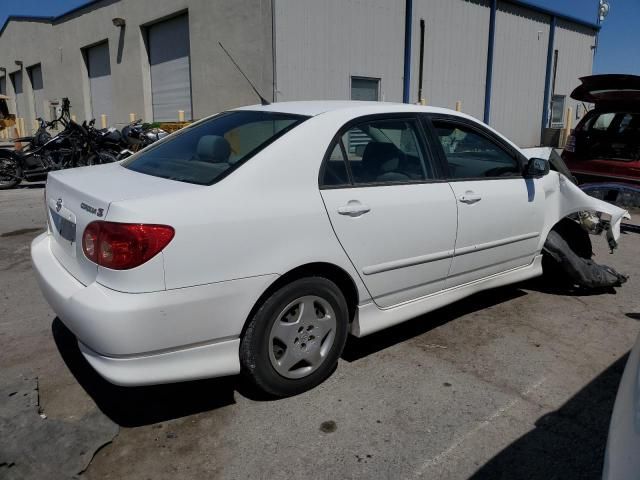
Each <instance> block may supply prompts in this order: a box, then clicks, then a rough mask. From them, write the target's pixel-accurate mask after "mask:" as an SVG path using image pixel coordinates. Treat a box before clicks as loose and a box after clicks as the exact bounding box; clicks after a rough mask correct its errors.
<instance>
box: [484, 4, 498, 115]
mask: <svg viewBox="0 0 640 480" xmlns="http://www.w3.org/2000/svg"><path fill="white" fill-rule="evenodd" d="M497 10H498V0H491V13H490V17H489V46H488V49H487V76H486V77H485V86H484V116H483V121H484V123H486V124H489V119H490V117H491V82H492V80H493V50H494V45H495V39H496V11H497Z"/></svg>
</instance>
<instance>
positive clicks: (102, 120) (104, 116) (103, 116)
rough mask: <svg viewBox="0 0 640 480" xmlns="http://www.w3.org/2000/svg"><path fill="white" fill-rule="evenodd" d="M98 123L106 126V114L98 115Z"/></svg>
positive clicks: (103, 126)
mask: <svg viewBox="0 0 640 480" xmlns="http://www.w3.org/2000/svg"><path fill="white" fill-rule="evenodd" d="M100 125H102V128H107V116H106V115H105V114H104V113H103V114H102V115H100Z"/></svg>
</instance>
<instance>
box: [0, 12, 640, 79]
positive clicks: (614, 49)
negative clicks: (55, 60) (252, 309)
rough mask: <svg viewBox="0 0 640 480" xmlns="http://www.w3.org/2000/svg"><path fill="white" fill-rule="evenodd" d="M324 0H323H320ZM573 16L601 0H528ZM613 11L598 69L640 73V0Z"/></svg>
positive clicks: (586, 15) (0, 18)
mask: <svg viewBox="0 0 640 480" xmlns="http://www.w3.org/2000/svg"><path fill="white" fill-rule="evenodd" d="M319 1H322V0H319ZM528 1H529V3H533V4H537V5H540V6H542V7H546V8H549V9H551V10H555V11H559V12H562V13H564V14H567V15H571V16H573V17H577V18H581V19H584V20H588V21H590V22H595V21H596V15H597V11H598V0H528ZM86 2H87V0H21V1H19V2H16V1H15V0H0V25H3V24H4V21H5V20H6V17H7V16H9V15H41V16H50V15H59V14H61V13H64V12H66V11H67V10H70V9H72V8H74V7H77V6H79V5H82V4H84V3H86ZM609 3H610V5H611V12H610V14H609V16H608V17H607V18H606V20H605V21H604V23H603V25H602V31H601V32H600V36H599V41H598V50H597V52H596V57H595V62H594V66H593V72H594V73H633V74H637V75H640V28H638V23H639V21H640V0H609Z"/></svg>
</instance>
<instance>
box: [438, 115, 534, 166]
mask: <svg viewBox="0 0 640 480" xmlns="http://www.w3.org/2000/svg"><path fill="white" fill-rule="evenodd" d="M433 125H434V127H435V130H436V134H437V135H438V139H439V140H440V144H441V145H442V149H443V150H444V155H445V158H446V160H447V163H448V164H449V178H495V177H512V176H520V175H521V174H522V173H521V169H520V162H519V161H518V160H517V159H516V158H515V157H514V156H513V155H511V154H510V153H508V152H507V151H506V150H504V149H503V148H502V147H501V146H500V145H498V144H497V143H495V142H494V141H492V140H490V139H489V138H487V137H486V136H484V135H483V134H481V133H479V132H477V131H476V130H475V129H472V128H470V127H467V126H465V125H459V124H454V123H448V122H443V121H434V122H433Z"/></svg>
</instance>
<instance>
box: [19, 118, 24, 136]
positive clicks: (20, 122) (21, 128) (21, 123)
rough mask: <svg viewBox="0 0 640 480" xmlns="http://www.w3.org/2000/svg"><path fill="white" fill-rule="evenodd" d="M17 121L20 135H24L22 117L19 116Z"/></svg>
mask: <svg viewBox="0 0 640 480" xmlns="http://www.w3.org/2000/svg"><path fill="white" fill-rule="evenodd" d="M18 123H19V124H20V136H21V137H24V136H25V135H26V133H25V131H24V118H22V117H20V118H19V119H18Z"/></svg>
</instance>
